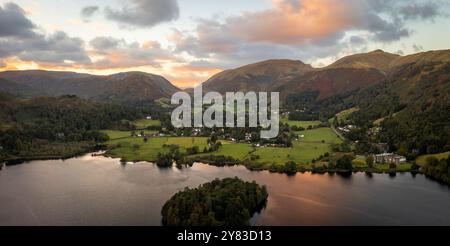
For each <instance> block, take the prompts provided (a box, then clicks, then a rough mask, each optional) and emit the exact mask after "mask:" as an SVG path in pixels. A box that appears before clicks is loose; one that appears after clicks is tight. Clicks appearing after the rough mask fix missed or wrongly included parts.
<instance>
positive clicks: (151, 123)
mask: <svg viewBox="0 0 450 246" xmlns="http://www.w3.org/2000/svg"><path fill="white" fill-rule="evenodd" d="M133 124H134V125H135V126H136V128H137V129H146V128H147V127H149V126H161V122H160V121H159V120H147V119H142V120H136V121H134V122H133Z"/></svg>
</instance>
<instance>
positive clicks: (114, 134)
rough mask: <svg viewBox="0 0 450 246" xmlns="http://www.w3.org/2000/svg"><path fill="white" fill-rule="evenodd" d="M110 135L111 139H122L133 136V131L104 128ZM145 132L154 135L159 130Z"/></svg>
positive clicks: (104, 131)
mask: <svg viewBox="0 0 450 246" xmlns="http://www.w3.org/2000/svg"><path fill="white" fill-rule="evenodd" d="M101 132H103V133H105V134H106V135H108V136H109V139H110V140H115V139H120V138H128V137H131V131H114V130H103V131H101ZM135 132H136V134H140V133H141V131H138V130H137V131H135ZM144 133H145V134H146V135H152V134H155V133H157V131H147V130H145V131H144Z"/></svg>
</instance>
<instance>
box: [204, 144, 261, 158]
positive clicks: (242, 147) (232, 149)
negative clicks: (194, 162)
mask: <svg viewBox="0 0 450 246" xmlns="http://www.w3.org/2000/svg"><path fill="white" fill-rule="evenodd" d="M253 150H254V149H253V147H252V146H251V145H250V144H246V143H232V142H228V141H222V147H220V149H219V151H217V152H214V153H207V154H200V155H199V156H202V155H215V156H220V155H223V156H232V157H233V158H235V159H238V160H245V159H247V158H248V157H249V156H250V153H251V152H253Z"/></svg>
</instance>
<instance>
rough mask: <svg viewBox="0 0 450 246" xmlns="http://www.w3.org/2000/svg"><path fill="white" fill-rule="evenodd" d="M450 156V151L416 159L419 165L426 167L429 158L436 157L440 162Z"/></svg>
mask: <svg viewBox="0 0 450 246" xmlns="http://www.w3.org/2000/svg"><path fill="white" fill-rule="evenodd" d="M449 156H450V151H449V152H445V153H440V154H434V155H422V156H419V157H418V158H417V159H416V163H417V164H418V165H421V166H424V165H425V164H426V163H427V159H428V157H436V158H437V159H438V160H441V159H447V158H448V157H449Z"/></svg>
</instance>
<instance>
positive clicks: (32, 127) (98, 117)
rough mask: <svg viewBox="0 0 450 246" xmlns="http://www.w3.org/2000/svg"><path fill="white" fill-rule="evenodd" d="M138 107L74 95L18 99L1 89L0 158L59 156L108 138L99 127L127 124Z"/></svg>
mask: <svg viewBox="0 0 450 246" xmlns="http://www.w3.org/2000/svg"><path fill="white" fill-rule="evenodd" d="M146 113H147V112H145V111H143V110H140V109H139V108H134V107H129V106H120V105H117V104H106V103H98V102H92V101H89V100H84V99H80V98H78V97H76V96H61V97H38V98H31V99H23V98H17V97H14V96H12V95H9V94H7V93H2V92H0V117H1V119H2V120H1V121H0V146H1V148H0V160H2V159H9V158H22V157H23V158H32V159H33V158H40V157H44V158H45V159H46V158H53V157H57V158H61V157H63V156H65V155H74V154H77V153H80V152H84V151H86V150H88V149H91V148H92V147H95V143H96V142H102V141H105V140H107V136H105V135H104V134H102V133H100V132H99V130H101V129H106V128H121V127H128V125H127V124H126V122H124V121H122V120H135V119H140V118H142V117H144V115H146Z"/></svg>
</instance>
